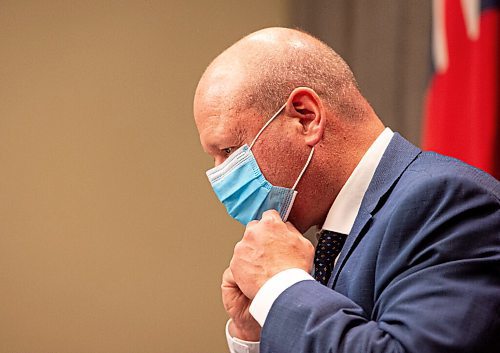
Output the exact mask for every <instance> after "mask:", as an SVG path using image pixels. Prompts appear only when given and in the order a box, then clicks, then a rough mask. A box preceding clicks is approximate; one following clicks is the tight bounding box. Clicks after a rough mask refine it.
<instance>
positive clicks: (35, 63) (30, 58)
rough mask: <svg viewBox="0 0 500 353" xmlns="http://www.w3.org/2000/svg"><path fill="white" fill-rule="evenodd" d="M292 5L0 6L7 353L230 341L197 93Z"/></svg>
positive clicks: (0, 282)
mask: <svg viewBox="0 0 500 353" xmlns="http://www.w3.org/2000/svg"><path fill="white" fill-rule="evenodd" d="M286 3H287V1H285V0H280V1H265V0H253V1H231V0H219V1H202V0H199V1H186V0H184V1H182V0H175V1H174V0H172V1H166V0H165V1H147V0H143V1H139V0H137V1H55V0H44V1H19V0H13V1H5V0H0V171H1V172H0V353H4V352H9V353H21V352H23V353H30V352H52V353H58V352H72V353H77V352H86V353H90V352H110V353H111V352H223V351H225V349H226V348H225V343H224V335H223V326H224V323H225V320H226V317H225V314H224V311H223V308H222V305H221V303H220V298H219V296H220V294H219V282H220V275H221V273H222V271H223V270H224V268H225V267H226V265H227V263H228V261H229V259H230V256H231V253H232V247H233V245H234V243H235V242H236V241H237V240H238V239H239V237H240V235H241V232H242V227H240V226H239V225H238V224H236V223H235V222H234V221H231V220H230V219H229V218H228V217H227V216H226V214H225V212H224V209H223V207H222V206H221V205H219V204H218V202H217V201H216V199H215V196H214V195H213V194H212V191H211V189H210V186H209V184H208V182H207V181H206V179H205V175H204V170H205V169H207V168H209V167H210V166H211V161H210V159H209V158H208V157H206V156H205V155H203V153H202V150H201V147H200V146H199V142H198V137H197V132H196V130H195V126H194V123H193V119H192V109H191V102H192V95H193V92H194V88H195V85H196V83H197V80H198V78H199V76H200V75H201V73H202V71H203V69H204V67H205V66H206V65H207V64H208V63H209V61H210V60H211V59H212V58H213V57H214V56H215V55H216V54H217V53H218V52H219V51H220V50H222V49H223V48H225V47H226V46H228V45H229V44H230V43H232V42H233V41H235V40H236V39H238V38H239V37H241V36H242V35H243V34H246V33H248V32H250V31H252V30H255V29H258V28H261V27H264V26H269V25H287V24H288V13H287V6H286V5H287V4H286Z"/></svg>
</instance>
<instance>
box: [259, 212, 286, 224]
mask: <svg viewBox="0 0 500 353" xmlns="http://www.w3.org/2000/svg"><path fill="white" fill-rule="evenodd" d="M260 221H261V222H283V221H282V220H281V216H280V214H279V213H278V212H277V211H276V210H268V211H265V212H264V213H263V214H262V218H261V220H260Z"/></svg>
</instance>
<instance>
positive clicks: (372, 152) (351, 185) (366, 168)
mask: <svg viewBox="0 0 500 353" xmlns="http://www.w3.org/2000/svg"><path fill="white" fill-rule="evenodd" d="M393 135H394V132H392V130H391V129H389V128H388V127H387V128H385V129H384V131H382V133H381V134H380V135H379V136H378V137H377V139H376V140H375V141H374V142H373V143H372V145H371V146H370V148H368V150H367V151H366V153H365V154H364V156H363V158H361V161H359V163H358V165H357V166H356V168H354V171H353V172H352V174H351V176H350V177H349V179H347V182H346V183H345V184H344V186H343V187H342V189H341V190H340V192H339V194H338V195H337V198H336V199H335V201H334V202H333V204H332V207H330V211H329V212H328V215H327V216H326V220H325V223H324V224H323V228H322V229H326V230H330V231H333V232H337V233H342V234H349V233H350V232H351V229H352V226H353V224H354V220H355V219H356V217H357V215H358V212H359V208H360V207H361V201H363V197H364V196H365V193H366V190H367V189H368V186H369V185H370V182H371V180H372V178H373V174H374V173H375V169H377V166H378V164H379V163H380V160H381V159H382V155H383V154H384V152H385V150H386V149H387V146H388V145H389V142H391V139H392V136H393Z"/></svg>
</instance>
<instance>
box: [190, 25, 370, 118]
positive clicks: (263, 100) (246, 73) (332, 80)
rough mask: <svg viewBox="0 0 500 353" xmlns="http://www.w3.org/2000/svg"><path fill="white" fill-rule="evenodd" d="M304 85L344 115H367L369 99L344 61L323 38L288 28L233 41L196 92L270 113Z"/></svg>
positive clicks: (236, 106) (235, 106)
mask: <svg viewBox="0 0 500 353" xmlns="http://www.w3.org/2000/svg"><path fill="white" fill-rule="evenodd" d="M303 86H305V87H310V88H312V89H313V90H314V91H316V93H317V94H318V95H319V96H320V97H321V98H322V99H323V101H324V102H325V103H326V104H327V105H328V106H329V108H330V109H332V110H333V111H334V112H335V113H337V114H339V115H340V116H342V117H346V118H356V117H359V116H360V115H363V111H362V110H363V109H364V108H363V107H364V106H365V105H366V102H365V101H364V99H363V98H362V97H361V95H360V94H359V91H358V88H357V84H356V81H355V79H354V76H353V74H352V71H351V70H350V69H349V66H348V65H347V64H346V62H345V61H344V60H343V59H342V58H341V57H340V56H339V55H338V54H337V53H335V52H334V51H333V50H332V49H331V48H330V47H328V46H327V45H326V44H324V43H323V42H321V41H320V40H318V39H316V38H314V37H313V36H311V35H309V34H307V33H304V32H301V31H298V30H293V29H288V28H266V29H263V30H260V31H257V32H254V33H252V34H250V35H248V36H246V37H244V38H243V39H241V40H240V41H238V42H236V43H235V44H234V45H232V46H231V47H229V48H228V49H227V50H226V51H224V52H223V53H222V54H221V55H219V56H218V57H217V58H216V59H215V60H214V61H213V62H212V63H211V64H210V66H209V67H208V68H207V70H206V71H205V73H204V75H203V77H202V79H201V80H200V84H199V86H198V89H197V98H200V97H199V96H200V95H203V96H205V97H204V98H206V99H209V100H211V101H213V100H214V99H217V100H219V101H220V102H221V104H224V106H226V107H227V108H228V109H235V110H245V109H248V108H253V109H255V110H257V111H258V112H259V113H260V114H261V115H262V116H268V115H270V114H272V112H274V111H276V110H277V109H278V108H279V107H280V106H281V105H283V104H284V103H285V102H286V100H287V97H288V96H289V94H290V93H291V92H292V91H293V89H294V88H296V87H303ZM360 100H362V101H363V102H359V101H360ZM358 103H362V104H358Z"/></svg>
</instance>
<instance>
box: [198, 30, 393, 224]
mask: <svg viewBox="0 0 500 353" xmlns="http://www.w3.org/2000/svg"><path fill="white" fill-rule="evenodd" d="M280 107H283V109H282V110H280V112H281V113H280V114H279V115H278V117H279V118H278V119H274V120H273V121H272V124H270V125H265V122H266V120H269V118H270V117H271V116H272V115H273V113H275V112H277V111H278V109H279V108H280ZM194 116H195V120H196V125H197V128H198V131H199V134H200V142H201V144H202V146H203V149H204V150H205V151H206V152H207V153H208V154H209V155H210V156H212V157H213V158H214V163H215V165H219V164H221V163H223V162H224V161H225V160H227V158H228V157H229V156H230V155H231V154H232V153H233V152H234V151H235V150H237V149H238V148H240V147H241V146H243V145H245V144H247V145H250V144H252V141H256V143H255V144H252V146H253V147H252V153H253V155H254V156H255V159H256V160H257V161H258V165H259V168H260V170H261V171H262V174H263V175H264V176H265V178H266V180H268V181H269V182H270V183H271V184H272V185H279V186H283V187H289V188H290V187H292V185H296V186H297V188H296V191H298V196H297V198H296V199H295V203H294V207H293V208H292V210H291V212H290V215H289V220H290V221H291V222H292V223H294V225H295V226H296V227H298V229H301V230H303V231H305V230H307V228H308V227H310V226H311V225H318V224H321V223H322V222H323V221H324V219H325V217H326V215H327V213H328V210H329V208H330V206H331V204H332V202H333V200H334V199H335V197H336V195H337V193H338V192H339V190H340V189H341V187H342V185H344V183H345V182H346V180H347V179H348V177H349V175H350V174H351V173H352V171H353V170H354V168H355V166H356V165H357V164H358V162H359V160H360V159H361V157H362V156H363V155H364V153H365V152H366V150H367V149H368V148H369V146H370V145H371V144H372V142H373V141H374V140H375V139H376V137H377V136H378V135H379V134H380V133H381V131H382V130H383V128H384V127H383V124H382V123H381V122H380V120H379V119H378V117H377V116H376V114H375V113H374V112H373V110H372V109H371V107H370V105H369V104H368V102H367V101H366V100H365V99H364V98H363V96H362V95H361V94H360V93H359V90H358V88H357V85H356V81H355V79H354V76H353V74H352V72H351V70H350V69H349V67H348V66H347V64H346V63H345V62H344V60H342V58H341V57H340V56H339V55H338V54H337V53H335V52H334V51H333V50H332V49H331V48H330V47H328V46H327V45H326V44H324V43H323V42H321V41H319V40H318V39H316V38H314V37H312V36H310V35H308V34H306V33H303V32H300V31H297V30H292V29H286V28H267V29H263V30H260V31H258V32H255V33H252V34H250V35H248V36H246V37H245V38H243V39H241V40H240V41H238V42H237V43H235V44H234V45H232V46H231V47H230V48H228V49H227V50H225V51H224V52H223V53H222V54H220V55H219V56H218V57H217V58H216V59H215V60H214V61H213V62H212V63H211V64H210V66H209V67H208V68H207V70H206V71H205V73H204V74H203V76H202V78H201V80H200V83H199V84H198V88H197V90H196V95H195V101H194ZM263 126H264V127H265V131H264V132H263V133H262V134H261V135H259V134H258V133H259V131H260V130H261V129H262V127H263ZM256 136H257V137H258V140H254V139H255V137H256ZM313 147H314V155H313V158H312V160H311V161H310V163H309V166H308V168H307V171H306V173H304V174H303V177H302V178H301V179H300V183H298V184H296V183H297V180H298V179H297V178H298V176H299V175H302V174H301V171H302V170H303V168H304V165H306V164H307V162H306V160H307V158H308V156H311V151H312V148H313Z"/></svg>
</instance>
